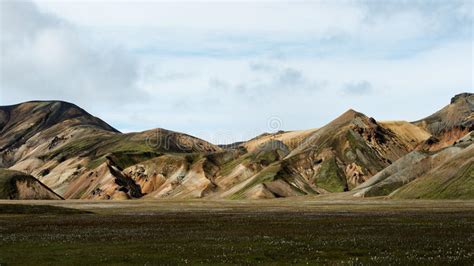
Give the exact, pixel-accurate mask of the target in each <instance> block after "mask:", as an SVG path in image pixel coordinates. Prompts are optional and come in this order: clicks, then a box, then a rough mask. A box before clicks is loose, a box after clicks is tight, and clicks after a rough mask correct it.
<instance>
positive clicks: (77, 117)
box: [0, 93, 474, 199]
mask: <svg viewBox="0 0 474 266" xmlns="http://www.w3.org/2000/svg"><path fill="white" fill-rule="evenodd" d="M473 129H474V94H472V93H461V94H458V95H456V96H454V97H453V98H452V99H451V102H450V103H449V104H448V105H447V106H446V107H444V108H442V109H441V110H439V111H437V112H435V113H434V114H433V115H430V116H428V117H426V118H423V119H420V120H418V121H414V122H407V121H377V120H376V119H375V118H372V117H368V116H366V115H364V114H362V113H360V112H357V111H354V110H348V111H347V112H345V113H343V114H342V115H340V116H339V117H337V118H336V119H334V120H333V121H331V122H329V123H328V124H326V125H325V126H323V127H320V128H313V129H308V130H302V131H279V132H276V133H264V134H262V135H260V136H257V137H255V138H253V139H251V140H248V141H244V142H239V143H234V144H230V145H215V144H212V143H209V142H207V141H205V140H201V139H199V138H196V137H193V136H190V135H187V134H183V133H179V132H174V131H170V130H165V129H152V130H147V131H143V132H136V133H121V132H119V131H118V130H116V129H115V128H113V127H112V126H110V125H108V124H107V123H106V122H104V121H102V120H101V119H99V118H97V117H94V116H92V115H91V114H89V113H88V112H86V111H85V110H83V109H81V108H80V107H78V106H76V105H74V104H71V103H67V102H62V101H32V102H25V103H20V104H16V105H10V106H0V198H6V199H139V198H143V199H158V198H179V199H188V198H207V199H262V198H276V197H293V196H305V195H338V196H343V197H354V198H355V197H374V196H378V197H389V198H443V199H474V163H473V162H474V159H473V158H474V145H472V143H473V138H474V133H473Z"/></svg>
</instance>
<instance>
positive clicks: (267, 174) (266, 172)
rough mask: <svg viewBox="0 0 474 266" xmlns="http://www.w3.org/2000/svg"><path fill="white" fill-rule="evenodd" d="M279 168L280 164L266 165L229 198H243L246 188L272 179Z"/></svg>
mask: <svg viewBox="0 0 474 266" xmlns="http://www.w3.org/2000/svg"><path fill="white" fill-rule="evenodd" d="M280 169H281V166H280V164H273V165H270V166H268V167H267V168H265V169H263V170H262V171H260V173H258V174H257V175H256V176H255V177H253V179H252V181H251V182H249V183H248V184H247V185H245V186H244V187H243V188H241V189H240V190H239V191H237V192H236V193H234V194H232V195H231V196H230V197H229V198H230V199H242V198H244V195H245V192H247V190H249V189H250V188H252V187H254V186H256V185H258V184H261V183H265V182H270V181H274V180H275V179H276V176H277V173H278V172H279V171H280Z"/></svg>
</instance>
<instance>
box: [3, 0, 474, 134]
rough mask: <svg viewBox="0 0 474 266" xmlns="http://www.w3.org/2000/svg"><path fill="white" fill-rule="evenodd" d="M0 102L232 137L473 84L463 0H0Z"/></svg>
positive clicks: (393, 105)
mask: <svg viewBox="0 0 474 266" xmlns="http://www.w3.org/2000/svg"><path fill="white" fill-rule="evenodd" d="M0 15H1V24H0V29H1V34H0V35H1V36H0V39H1V43H0V45H1V47H0V48H1V56H0V105H9V104H16V103H19V102H24V101H29V100H64V101H68V102H72V103H75V104H77V105H79V106H80V107H82V108H84V109H85V110H87V111H88V112H90V113H91V114H93V115H95V116H98V117H100V118H102V119H103V120H105V121H106V122H107V123H109V124H111V125H112V126H114V127H115V128H117V129H119V130H120V131H122V132H132V131H142V130H147V129H152V128H166V129H170V130H174V131H180V132H185V133H188V134H191V135H194V136H197V137H201V138H204V139H206V140H208V141H211V142H213V143H231V142H234V141H239V140H244V139H248V138H252V137H254V136H256V135H259V134H261V133H263V132H275V131H277V130H298V129H308V128H317V127H321V126H323V125H325V124H326V123H328V122H330V121H331V120H332V119H334V118H336V117H337V116H339V115H340V114H341V113H343V112H344V111H346V110H347V109H350V108H352V109H355V110H357V111H359V112H362V113H364V114H366V115H367V116H371V117H374V118H376V119H377V120H407V121H413V120H417V119H420V118H423V117H425V116H427V115H429V114H431V113H433V112H434V111H436V110H438V109H440V108H441V107H443V106H445V105H446V104H448V103H449V100H450V98H451V97H452V96H454V95H455V94H457V93H460V92H466V91H467V92H473V76H474V68H473V62H474V56H473V47H474V42H473V1H470V0H465V1H464V0H460V1H456V0H454V1H441V0H439V1H416V0H415V1H405V0H399V1H395V0H383V1H375V0H372V1H344V0H332V1H291V2H284V1H253V2H249V1H215V2H205V1H179V0H178V1H172V2H171V1H170V2H164V1H144V2H139V1H111V0H109V1H100V0H99V1H87V0H83V1H43V0H36V1H9V0H1V1H0Z"/></svg>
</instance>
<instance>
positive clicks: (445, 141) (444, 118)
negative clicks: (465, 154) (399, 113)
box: [413, 93, 474, 150]
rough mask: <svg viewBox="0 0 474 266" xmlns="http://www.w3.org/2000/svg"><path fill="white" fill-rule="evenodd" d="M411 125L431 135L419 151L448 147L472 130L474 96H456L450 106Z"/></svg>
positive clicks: (473, 123)
mask: <svg viewBox="0 0 474 266" xmlns="http://www.w3.org/2000/svg"><path fill="white" fill-rule="evenodd" d="M413 124H414V125H416V126H418V127H421V128H423V129H425V130H426V131H428V132H429V133H431V134H432V135H433V136H432V137H431V138H430V139H428V140H427V141H426V142H425V143H424V144H423V145H422V146H421V147H420V148H421V149H427V150H438V149H441V148H443V147H446V146H449V145H451V144H453V143H454V142H455V141H456V140H458V139H459V138H461V137H463V136H464V135H466V134H467V133H469V132H470V131H472V130H474V94H473V93H461V94H458V95H456V96H454V97H453V98H451V102H450V104H448V105H447V106H445V107H444V108H442V109H441V110H439V111H437V112H436V113H434V114H432V115H430V116H428V117H426V118H423V119H421V120H418V121H415V122H413Z"/></svg>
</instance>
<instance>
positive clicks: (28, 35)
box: [0, 1, 146, 107]
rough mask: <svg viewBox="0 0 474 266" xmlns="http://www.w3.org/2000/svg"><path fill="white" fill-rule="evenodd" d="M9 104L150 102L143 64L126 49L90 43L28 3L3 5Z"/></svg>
mask: <svg viewBox="0 0 474 266" xmlns="http://www.w3.org/2000/svg"><path fill="white" fill-rule="evenodd" d="M0 5H1V6H0V8H1V9H0V10H1V15H2V16H1V24H0V27H1V32H2V34H1V48H2V49H1V61H0V65H1V68H0V69H1V75H0V90H1V91H2V102H3V103H15V102H19V101H25V100H37V99H61V100H67V101H73V102H75V103H77V104H81V105H83V106H84V105H85V106H86V107H87V106H91V105H92V104H90V102H101V103H104V102H105V103H110V104H111V103H117V102H121V103H123V102H128V101H134V100H142V99H146V97H144V95H143V94H144V92H143V91H141V90H140V89H139V88H137V86H136V84H135V83H136V81H137V77H138V75H137V62H136V59H135V58H134V57H133V56H131V55H127V54H126V52H124V51H122V50H121V49H119V48H117V47H113V46H109V45H104V44H103V43H97V42H95V41H94V40H91V39H88V38H87V32H84V31H82V30H81V29H78V28H76V27H74V26H73V25H71V24H69V23H68V22H67V21H64V20H62V19H60V18H58V17H55V16H53V15H50V14H46V13H43V12H41V11H40V10H39V9H38V8H37V7H36V5H34V4H33V3H31V2H26V1H1V3H0Z"/></svg>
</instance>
